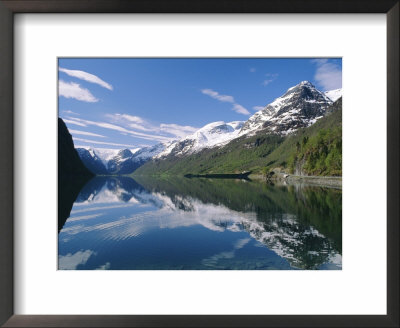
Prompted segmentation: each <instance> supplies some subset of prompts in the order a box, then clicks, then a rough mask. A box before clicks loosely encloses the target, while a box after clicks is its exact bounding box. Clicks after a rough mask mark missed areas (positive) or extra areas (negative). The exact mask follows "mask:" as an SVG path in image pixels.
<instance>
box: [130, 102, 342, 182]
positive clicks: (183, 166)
mask: <svg viewBox="0 0 400 328" xmlns="http://www.w3.org/2000/svg"><path fill="white" fill-rule="evenodd" d="M326 112H327V113H328V114H326V115H325V116H324V117H323V118H321V119H319V120H318V122H317V123H315V124H313V125H311V126H309V127H307V128H301V129H299V130H297V131H296V132H294V133H292V134H290V135H288V136H282V135H278V134H271V133H269V132H268V130H260V131H258V132H256V133H255V134H254V135H250V136H249V135H244V136H241V137H239V138H236V139H233V140H232V141H231V142H229V143H227V144H226V145H224V146H222V147H215V148H204V149H202V150H201V151H199V152H196V153H192V154H190V155H187V156H184V157H178V156H168V157H166V158H159V159H154V160H152V161H149V162H147V163H146V164H145V165H143V166H142V167H140V168H138V169H137V170H136V171H135V176H137V175H159V174H167V175H184V174H188V173H192V174H205V173H238V172H242V171H249V170H250V171H253V172H254V173H257V172H259V173H262V171H263V169H264V168H274V167H282V168H283V169H287V170H288V171H289V170H290V169H291V168H290V165H292V164H291V161H292V162H293V159H294V157H295V156H296V151H297V149H298V147H299V146H298V144H299V145H301V144H302V142H303V138H304V137H306V139H307V140H309V141H310V144H307V142H306V143H305V144H307V145H306V147H309V146H311V147H312V145H311V141H313V140H314V136H317V135H318V133H319V132H320V131H321V130H335V131H334V136H335V138H336V140H337V138H338V137H339V135H341V133H340V130H339V129H341V124H342V119H341V118H342V111H341V99H339V100H338V101H337V102H335V103H334V104H332V105H330V106H329V107H327V108H326ZM327 135H329V134H327ZM317 140H318V138H317ZM322 141H324V140H322ZM326 146H327V148H326V149H327V152H326V156H328V155H329V149H330V148H329V147H330V146H329V145H326ZM323 148H324V149H325V147H323ZM299 149H300V148H299ZM304 149H306V148H304ZM340 154H341V152H340ZM322 169H324V170H323V171H322ZM320 172H322V173H321V174H322V175H327V174H329V172H330V169H329V168H326V167H325V168H324V167H322V166H321V171H320ZM334 173H335V174H336V175H340V174H341V168H340V170H337V169H335V171H334Z"/></svg>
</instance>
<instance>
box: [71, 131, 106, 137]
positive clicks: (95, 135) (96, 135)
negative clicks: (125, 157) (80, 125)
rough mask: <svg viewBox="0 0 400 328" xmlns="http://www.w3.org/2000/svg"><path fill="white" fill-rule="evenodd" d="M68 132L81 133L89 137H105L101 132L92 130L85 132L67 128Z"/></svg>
mask: <svg viewBox="0 0 400 328" xmlns="http://www.w3.org/2000/svg"><path fill="white" fill-rule="evenodd" d="M69 133H71V134H79V135H83V136H90V137H100V138H105V136H102V135H101V134H97V133H92V132H86V131H79V130H69Z"/></svg>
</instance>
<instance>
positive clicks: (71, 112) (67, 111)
mask: <svg viewBox="0 0 400 328" xmlns="http://www.w3.org/2000/svg"><path fill="white" fill-rule="evenodd" d="M62 112H63V113H66V114H71V115H80V114H78V113H75V112H73V111H72V110H63V111H62Z"/></svg>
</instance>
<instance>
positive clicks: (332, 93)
mask: <svg viewBox="0 0 400 328" xmlns="http://www.w3.org/2000/svg"><path fill="white" fill-rule="evenodd" d="M325 95H326V96H327V97H328V98H329V99H331V100H332V101H336V100H338V99H339V98H340V97H341V96H342V88H340V89H335V90H329V91H325Z"/></svg>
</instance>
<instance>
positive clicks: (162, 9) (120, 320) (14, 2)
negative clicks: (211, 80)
mask: <svg viewBox="0 0 400 328" xmlns="http://www.w3.org/2000/svg"><path fill="white" fill-rule="evenodd" d="M399 8H400V5H399V0H269V1H267V0H197V1H195V0H192V1H187V0H92V1H91V0H80V1H79V0H59V1H56V0H25V1H20V0H0V65H1V66H0V67H1V74H0V110H1V118H0V149H1V150H2V156H1V157H0V209H1V214H0V215H1V217H0V324H1V325H3V326H4V327H111V326H113V327H150V326H151V327H158V326H160V327H164V326H174V327H199V326H206V327H222V326H224V327H241V326H245V327H399V279H398V277H399V202H398V199H399V171H400V170H399V149H400V145H399V27H400V26H399ZM16 13H384V14H386V17H387V315H289V316H282V315H267V316H263V315H249V316H247V315H244V316H243V315H240V316H224V315H213V316H201V315H195V316H187V315H182V316H179V315H161V316H156V315H148V316H146V315H132V316H129V315H117V316H114V315H112V316H111V315H105V316H103V315H100V316H99V315H94V316H90V315H35V316H31V315H14V306H13V303H14V298H13V289H14V288H13V284H14V280H13V277H14V271H13V207H14V203H13V201H14V197H15V196H17V195H14V188H13V176H14V170H13V166H14V163H13V154H14V146H13V140H14V139H13V133H14V130H13V124H14V120H13V87H14V86H13V28H14V25H13V18H14V14H16ZM16 87H18V86H16ZM382 219H384V218H382ZM365 288H368V286H365Z"/></svg>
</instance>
